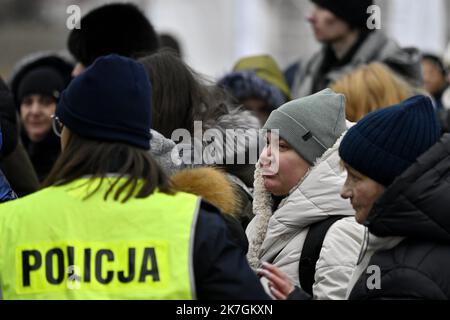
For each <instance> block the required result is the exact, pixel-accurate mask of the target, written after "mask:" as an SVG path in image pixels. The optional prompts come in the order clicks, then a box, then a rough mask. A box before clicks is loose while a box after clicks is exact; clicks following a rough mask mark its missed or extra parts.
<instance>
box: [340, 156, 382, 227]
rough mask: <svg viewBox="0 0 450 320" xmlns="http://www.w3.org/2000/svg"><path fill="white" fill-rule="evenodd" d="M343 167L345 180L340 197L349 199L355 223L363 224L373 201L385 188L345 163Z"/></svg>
mask: <svg viewBox="0 0 450 320" xmlns="http://www.w3.org/2000/svg"><path fill="white" fill-rule="evenodd" d="M344 167H345V169H346V170H347V180H345V184H344V186H343V187H342V191H341V196H342V198H344V199H350V202H351V204H352V206H353V209H355V212H356V213H355V218H356V221H357V222H358V223H360V224H363V223H364V222H365V221H366V220H367V217H368V216H369V213H370V210H371V209H372V207H373V204H374V203H375V201H377V200H378V198H379V197H380V196H381V195H382V194H383V193H384V190H385V187H384V186H383V185H381V184H379V183H378V182H376V181H374V180H372V179H370V178H368V177H366V176H365V175H363V174H361V173H360V172H358V171H356V170H355V169H353V168H352V167H350V166H349V165H348V164H346V163H344Z"/></svg>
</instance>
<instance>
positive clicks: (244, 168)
mask: <svg viewBox="0 0 450 320" xmlns="http://www.w3.org/2000/svg"><path fill="white" fill-rule="evenodd" d="M260 128H261V125H260V123H259V120H258V119H257V118H256V117H255V116H254V115H252V113H251V112H250V111H247V110H245V109H243V108H242V107H236V106H234V105H231V104H229V105H226V106H224V110H223V111H222V112H221V114H219V115H217V116H216V117H211V116H210V117H208V119H207V120H205V121H204V124H203V130H204V132H205V131H206V130H209V129H213V130H214V131H216V132H217V133H218V134H220V135H221V137H222V138H223V139H217V140H214V141H212V142H205V141H202V145H203V147H204V148H205V149H206V147H207V146H208V145H209V146H211V145H212V144H215V149H216V150H223V152H224V154H223V155H222V156H223V157H222V158H223V159H222V162H223V164H216V166H217V167H221V168H223V169H225V170H226V172H228V173H229V174H232V175H234V176H236V177H237V178H239V179H240V180H241V181H242V182H243V183H244V184H245V185H246V186H247V187H252V186H253V175H254V171H255V163H251V161H250V160H252V159H251V157H250V152H253V151H255V150H256V151H257V150H258V148H259V142H260V141H261V136H260V135H259V129H260ZM227 130H228V131H227ZM230 133H234V134H236V137H237V138H236V139H234V138H233V139H229V138H231V136H230ZM227 138H228V141H227ZM230 140H231V141H232V142H231V143H230ZM194 143H195V142H194ZM219 144H220V145H219ZM258 156H259V154H258V155H255V157H254V158H255V160H254V161H256V159H257V158H258ZM241 157H243V158H244V159H245V163H243V164H239V163H238V161H239V159H240V158H241ZM227 159H234V161H233V163H230V162H229V161H227ZM202 165H204V164H202Z"/></svg>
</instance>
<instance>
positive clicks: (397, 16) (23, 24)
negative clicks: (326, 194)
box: [0, 0, 450, 78]
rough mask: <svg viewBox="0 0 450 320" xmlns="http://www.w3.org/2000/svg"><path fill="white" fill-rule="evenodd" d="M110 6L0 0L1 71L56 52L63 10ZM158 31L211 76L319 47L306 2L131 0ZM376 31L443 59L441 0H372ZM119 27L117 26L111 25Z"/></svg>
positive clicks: (448, 7)
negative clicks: (245, 60)
mask: <svg viewBox="0 0 450 320" xmlns="http://www.w3.org/2000/svg"><path fill="white" fill-rule="evenodd" d="M107 2H111V1H101V0H59V1H55V0H0V47H1V50H0V74H1V75H2V76H3V77H6V78H7V77H8V76H9V74H10V72H11V70H12V67H13V65H14V64H15V62H16V61H17V60H19V59H20V58H21V57H23V56H24V55H26V54H28V53H31V52H35V51H39V50H63V49H65V46H66V38H67V35H68V33H69V30H68V29H67V27H66V20H67V18H68V17H69V14H68V13H67V12H66V10H67V7H68V6H69V5H74V4H75V5H78V6H79V7H80V8H81V14H82V15H84V14H85V13H87V12H88V11H89V10H91V9H92V8H94V7H96V6H99V5H101V4H103V3H107ZM128 2H133V3H135V4H137V5H138V6H139V7H140V8H141V9H142V10H143V11H144V12H145V13H146V14H147V15H148V17H149V18H150V20H151V21H152V23H153V25H154V26H155V28H156V29H157V30H158V31H159V32H161V33H170V34H172V35H173V36H175V37H176V38H177V39H178V40H179V42H180V44H181V47H182V50H183V54H184V58H185V60H186V61H187V62H188V64H190V65H191V66H192V67H193V68H194V69H195V70H197V71H199V72H201V73H203V74H205V75H208V76H210V77H214V78H217V77H219V76H221V75H222V74H224V73H225V72H227V71H229V70H230V69H231V68H232V66H233V64H234V63H235V61H236V60H238V59H239V58H241V57H242V56H246V55H249V54H256V53H269V54H272V55H273V56H274V57H275V59H276V60H277V61H278V63H279V64H280V66H281V67H282V68H284V67H286V66H287V65H288V64H290V63H292V62H294V61H295V60H296V59H298V58H299V57H302V56H306V55H310V54H312V53H313V52H314V51H315V50H317V49H318V48H319V44H318V43H316V42H315V40H314V37H313V34H312V31H311V28H310V27H309V24H308V22H307V20H306V16H307V15H308V11H309V9H310V7H311V3H310V1H309V0H135V1H128ZM376 3H377V4H378V5H379V6H380V7H381V10H382V15H381V28H382V30H383V31H384V32H385V33H387V34H388V35H390V36H392V37H393V38H395V39H396V40H397V41H398V42H399V43H400V44H402V45H404V46H416V47H418V48H420V49H422V50H425V51H429V52H433V53H436V54H438V55H442V54H443V53H444V49H445V47H446V45H447V42H448V41H449V39H450V32H449V31H450V30H449V29H450V25H449V24H448V23H447V19H446V17H447V16H448V15H449V13H450V2H449V1H445V0H414V1H410V0H378V1H376ZM117 23H120V21H117Z"/></svg>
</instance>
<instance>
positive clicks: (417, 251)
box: [349, 134, 450, 300]
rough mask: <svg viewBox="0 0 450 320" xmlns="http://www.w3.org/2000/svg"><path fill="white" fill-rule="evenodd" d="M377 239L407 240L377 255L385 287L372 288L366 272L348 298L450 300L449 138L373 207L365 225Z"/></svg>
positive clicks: (374, 258)
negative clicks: (390, 237) (393, 238)
mask: <svg viewBox="0 0 450 320" xmlns="http://www.w3.org/2000/svg"><path fill="white" fill-rule="evenodd" d="M366 225H367V227H368V229H369V231H370V232H371V233H372V234H374V235H376V236H379V237H388V236H401V237H405V240H403V241H402V242H401V243H399V244H398V245H397V246H395V247H394V248H392V249H390V250H384V251H378V252H376V253H375V254H374V255H373V256H372V258H371V260H370V262H369V265H376V266H379V267H380V269H381V288H380V289H379V290H377V289H373V290H369V289H368V288H367V285H366V283H367V280H368V277H370V276H371V275H372V274H370V273H369V274H365V273H363V274H362V276H361V277H360V278H359V280H358V281H357V283H356V284H355V286H354V287H353V290H352V292H351V294H350V297H349V298H350V299H433V300H435V299H449V298H450V135H449V134H447V135H444V136H443V138H442V139H441V141H440V142H438V143H437V144H436V145H435V146H433V147H432V148H431V149H430V150H429V151H427V152H426V153H425V154H424V155H422V156H421V157H419V158H418V160H417V161H416V163H415V164H413V165H412V166H411V167H410V168H408V170H407V171H405V172H404V174H402V175H401V176H400V177H399V178H398V179H397V180H396V181H394V183H393V184H392V185H391V187H389V188H388V189H387V190H386V192H385V194H384V195H383V196H382V197H381V198H380V200H379V201H378V202H377V203H376V204H375V206H374V208H373V210H372V211H371V213H370V215H369V218H368V220H367V222H366Z"/></svg>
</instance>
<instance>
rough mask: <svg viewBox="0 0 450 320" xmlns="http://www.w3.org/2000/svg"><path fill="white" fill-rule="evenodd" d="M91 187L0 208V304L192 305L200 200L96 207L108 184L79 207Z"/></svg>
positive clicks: (59, 190)
mask: <svg viewBox="0 0 450 320" xmlns="http://www.w3.org/2000/svg"><path fill="white" fill-rule="evenodd" d="M92 181H93V182H92ZM98 183H99V180H98V179H97V180H88V179H87V178H86V179H84V178H83V179H78V180H76V181H74V182H72V183H69V184H66V185H63V186H57V187H55V186H54V187H49V188H46V189H43V190H41V191H39V192H36V193H34V194H32V195H29V196H27V197H24V198H22V199H19V200H14V201H10V202H7V203H4V204H2V205H0V287H1V291H2V295H3V298H4V299H193V298H195V293H194V291H195V287H194V283H193V261H192V259H193V252H192V251H193V241H194V228H195V222H196V219H197V213H198V207H199V203H200V198H199V197H197V196H194V195H191V194H187V193H182V192H179V193H176V194H175V195H167V194H163V193H160V192H155V193H154V194H152V195H150V196H149V197H147V198H145V199H136V198H131V199H129V200H128V201H127V202H126V203H121V202H120V201H114V200H113V196H114V194H111V195H110V197H109V198H108V199H107V200H104V195H105V192H106V190H107V189H108V188H109V185H110V183H111V180H110V179H109V178H108V179H105V180H104V181H103V183H102V185H101V186H100V188H99V189H98V190H97V191H96V192H95V193H94V194H93V195H92V196H91V197H89V198H87V199H85V196H86V194H88V193H89V192H90V191H93V190H94V189H95V188H96V187H97V186H98ZM113 193H114V192H113Z"/></svg>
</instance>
